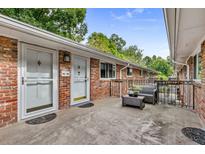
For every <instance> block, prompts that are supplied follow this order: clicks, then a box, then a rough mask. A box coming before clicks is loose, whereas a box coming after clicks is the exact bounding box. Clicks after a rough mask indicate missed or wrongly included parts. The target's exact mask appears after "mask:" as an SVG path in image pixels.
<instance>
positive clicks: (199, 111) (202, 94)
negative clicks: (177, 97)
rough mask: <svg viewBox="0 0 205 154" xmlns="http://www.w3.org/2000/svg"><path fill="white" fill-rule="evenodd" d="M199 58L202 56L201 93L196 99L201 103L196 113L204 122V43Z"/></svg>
mask: <svg viewBox="0 0 205 154" xmlns="http://www.w3.org/2000/svg"><path fill="white" fill-rule="evenodd" d="M201 56H202V75H201V77H202V78H201V82H202V85H201V91H200V94H199V96H198V97H200V98H201V101H199V103H198V104H197V106H198V108H197V111H198V113H199V115H200V117H201V118H202V119H203V120H204V121H205V41H204V42H203V43H202V45H201Z"/></svg>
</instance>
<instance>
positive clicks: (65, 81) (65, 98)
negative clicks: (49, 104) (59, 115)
mask: <svg viewBox="0 0 205 154" xmlns="http://www.w3.org/2000/svg"><path fill="white" fill-rule="evenodd" d="M65 53H66V54H68V52H66V51H59V109H65V108H68V107H69V105H70V88H71V81H70V80H71V78H70V76H69V77H63V76H61V71H62V70H65V69H66V70H69V71H71V62H64V60H63V57H64V54H65Z"/></svg>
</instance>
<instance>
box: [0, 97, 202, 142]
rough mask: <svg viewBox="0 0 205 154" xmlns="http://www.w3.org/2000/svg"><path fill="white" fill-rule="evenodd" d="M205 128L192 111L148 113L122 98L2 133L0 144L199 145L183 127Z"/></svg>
mask: <svg viewBox="0 0 205 154" xmlns="http://www.w3.org/2000/svg"><path fill="white" fill-rule="evenodd" d="M187 126H193V127H202V123H201V121H200V119H199V117H198V116H197V115H196V114H195V113H193V112H190V111H187V110H184V109H181V108H176V107H172V106H166V105H155V106H153V105H148V104H146V107H145V108H144V110H139V109H136V108H132V107H122V106H121V100H120V99H119V98H109V99H104V100H100V101H96V102H95V106H93V107H91V108H78V107H72V108H70V109H68V110H63V111H59V112H58V113H57V118H56V119H54V120H53V121H50V122H48V123H45V124H40V125H28V124H25V123H24V122H20V123H16V124H13V125H10V126H9V127H5V128H1V129H0V144H196V143H194V142H192V141H191V140H190V139H188V138H186V137H185V136H184V135H183V134H182V133H181V129H182V128H183V127H187Z"/></svg>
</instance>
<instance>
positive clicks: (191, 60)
mask: <svg viewBox="0 0 205 154" xmlns="http://www.w3.org/2000/svg"><path fill="white" fill-rule="evenodd" d="M187 64H188V65H189V79H194V57H192V56H191V57H190V58H189V59H188V61H187Z"/></svg>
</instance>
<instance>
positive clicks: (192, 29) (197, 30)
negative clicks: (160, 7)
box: [164, 8, 205, 63]
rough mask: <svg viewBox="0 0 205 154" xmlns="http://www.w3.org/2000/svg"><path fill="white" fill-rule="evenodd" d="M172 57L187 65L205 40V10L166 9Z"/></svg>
mask: <svg viewBox="0 0 205 154" xmlns="http://www.w3.org/2000/svg"><path fill="white" fill-rule="evenodd" d="M164 15H165V22H166V28H167V34H168V39H169V46H170V56H171V58H172V59H174V60H175V61H177V62H180V63H185V62H186V60H187V59H188V57H189V56H191V55H194V54H195V53H197V52H199V51H200V45H201V43H202V41H203V40H204V39H205V38H204V36H205V9H187V8H184V9H164Z"/></svg>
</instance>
